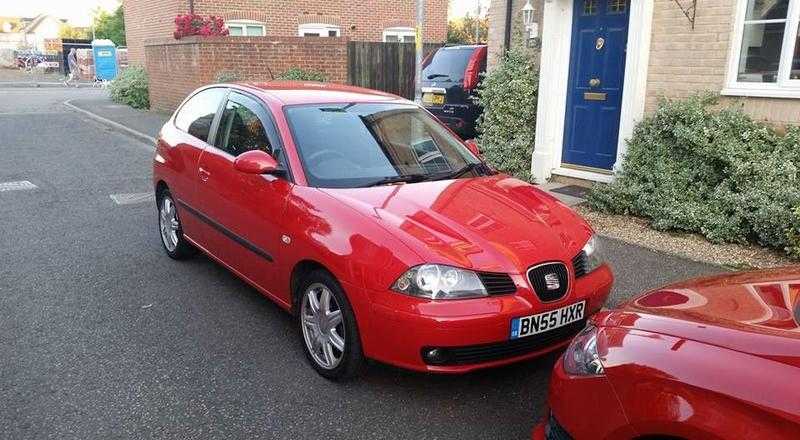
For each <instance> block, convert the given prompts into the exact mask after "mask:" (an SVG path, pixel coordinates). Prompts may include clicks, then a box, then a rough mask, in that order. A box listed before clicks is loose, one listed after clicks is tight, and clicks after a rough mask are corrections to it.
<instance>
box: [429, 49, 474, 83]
mask: <svg viewBox="0 0 800 440" xmlns="http://www.w3.org/2000/svg"><path fill="white" fill-rule="evenodd" d="M474 51H475V49H474V48H471V47H469V48H453V49H451V48H447V47H443V48H441V49H439V50H438V51H436V53H435V54H433V56H432V57H431V58H430V59H429V60H428V61H427V64H425V65H423V66H422V78H423V79H427V80H429V81H441V82H461V81H464V72H465V71H466V70H467V63H469V57H470V56H471V55H472V52H474Z"/></svg>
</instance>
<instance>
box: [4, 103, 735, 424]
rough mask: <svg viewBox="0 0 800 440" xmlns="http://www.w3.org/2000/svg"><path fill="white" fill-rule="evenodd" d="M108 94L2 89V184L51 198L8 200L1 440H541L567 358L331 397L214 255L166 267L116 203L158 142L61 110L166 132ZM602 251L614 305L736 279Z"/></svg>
mask: <svg viewBox="0 0 800 440" xmlns="http://www.w3.org/2000/svg"><path fill="white" fill-rule="evenodd" d="M103 93H104V92H103V91H100V90H95V89H56V88H53V89H44V88H40V89H3V90H0V151H1V152H2V153H3V158H2V160H0V188H2V185H1V184H2V183H3V182H19V181H29V182H30V183H31V184H32V185H35V187H36V188H34V189H20V188H23V187H26V185H22V186H20V185H17V186H16V188H17V189H19V190H16V191H0V207H1V208H0V259H1V260H2V264H0V353H2V356H0V402H2V406H0V408H2V410H0V438H3V439H28V438H36V439H40V438H41V439H45V438H59V439H87V438H135V439H150V438H159V439H163V438H204V439H205V438H208V439H217V438H219V439H235V438H247V439H251V438H270V439H319V438H324V439H385V438H395V439H429V440H432V439H440V440H444V439H459V440H463V439H502V440H507V439H524V438H529V434H530V430H531V428H532V426H533V425H534V423H535V422H536V420H537V419H538V418H539V416H540V414H541V413H542V410H543V406H544V402H545V400H546V395H547V382H548V378H549V376H550V371H551V369H552V366H553V363H554V362H555V359H556V356H557V355H555V354H554V355H549V356H545V357H543V358H540V359H536V360H533V361H529V362H524V363H520V364H516V365H513V366H509V367H504V368H498V369H492V370H486V371H480V372H476V373H472V374H468V375H465V376H440V375H428V374H419V373H412V372H407V371H402V370H398V369H395V368H391V367H388V366H384V365H380V364H374V365H372V366H371V367H370V368H369V369H368V371H367V372H366V375H365V376H364V377H362V378H360V379H358V380H355V381H352V382H347V383H332V382H328V381H326V380H324V379H322V378H321V377H320V376H318V375H317V374H316V373H315V372H314V370H313V369H312V368H311V367H309V366H308V365H307V363H306V360H305V357H304V355H303V351H302V348H301V345H300V344H301V342H300V339H299V338H298V335H297V332H296V330H295V328H296V325H295V323H294V322H293V321H292V319H291V318H290V317H289V315H287V314H286V313H285V312H283V311H282V310H281V309H280V308H278V307H277V306H275V305H274V304H273V303H272V302H270V301H269V300H267V299H265V298H264V297H262V296H261V295H260V294H258V293H257V292H256V291H255V290H253V289H252V288H250V287H248V286H247V285H246V284H245V283H243V282H242V281H240V280H239V279H238V278H236V277H235V276H234V275H232V274H231V273H230V272H228V271H227V270H225V269H224V268H222V267H220V266H219V265H218V264H216V263H214V262H212V261H210V260H209V259H208V258H206V257H203V256H198V257H196V258H194V259H192V260H189V261H186V262H176V261H173V260H171V259H169V258H168V257H167V256H166V255H165V254H164V252H163V250H162V249H161V244H160V243H159V236H158V233H157V228H156V216H155V209H154V206H153V204H152V202H151V201H147V200H144V201H142V202H141V203H137V202H136V201H135V200H134V201H133V202H131V203H128V204H123V205H120V204H117V203H115V201H114V200H113V199H112V197H111V196H112V195H120V194H136V193H147V192H150V191H152V187H151V182H150V176H151V161H152V144H149V143H145V142H141V141H140V140H139V138H137V137H133V136H130V135H129V134H128V133H126V132H123V131H119V130H117V129H115V128H112V127H111V126H109V125H107V124H104V123H101V122H100V121H99V120H97V119H94V118H91V117H89V116H88V115H86V114H85V113H83V112H80V111H75V110H74V109H73V108H70V107H67V106H64V105H62V103H63V102H65V101H67V100H71V102H72V103H76V105H82V104H84V103H85V104H86V106H87V107H88V108H92V109H102V110H98V112H101V113H102V115H101V116H102V117H104V118H115V119H116V120H118V121H119V122H120V123H126V124H130V125H131V126H137V125H134V124H139V123H141V124H143V125H141V126H137V127H139V128H144V127H145V126H144V121H153V120H155V116H152V115H150V114H148V113H145V112H135V111H131V112H126V111H123V109H121V108H116V107H109V106H108V105H110V104H109V103H108V101H107V98H105V96H104V95H103ZM104 100H105V101H104ZM103 103H105V104H103ZM110 109H113V111H111V110H110ZM134 121H137V122H134ZM150 124H151V125H149V127H150V129H149V130H150V131H148V132H147V133H149V134H151V135H152V134H154V133H155V132H156V131H154V130H157V126H156V124H155V123H154V122H151V123H150ZM27 187H28V188H30V186H27ZM117 200H120V198H119V197H117ZM127 200H131V199H127ZM602 244H603V246H604V249H605V252H606V255H607V256H608V260H609V261H610V263H611V264H612V266H613V268H614V271H615V273H616V277H617V282H616V285H615V288H614V291H613V294H612V297H611V299H610V304H617V303H619V302H620V301H622V300H624V299H626V298H629V297H630V296H631V295H633V294H635V293H638V292H640V291H642V290H645V289H649V288H653V287H656V286H658V285H661V284H663V283H666V282H669V281H674V280H679V279H683V278H687V277H692V276H697V275H703V274H708V273H714V272H720V271H722V269H721V268H719V267H716V266H709V265H705V264H699V263H695V262H692V261H688V260H684V259H681V258H675V257H672V256H669V255H666V254H661V253H657V252H653V251H650V250H648V249H644V248H640V247H638V246H632V245H629V244H626V243H623V242H619V241H616V240H611V239H603V240H602Z"/></svg>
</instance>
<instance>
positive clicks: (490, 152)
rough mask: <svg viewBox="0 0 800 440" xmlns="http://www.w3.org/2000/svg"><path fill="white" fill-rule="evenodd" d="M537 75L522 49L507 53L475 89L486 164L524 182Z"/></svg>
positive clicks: (528, 170)
mask: <svg viewBox="0 0 800 440" xmlns="http://www.w3.org/2000/svg"><path fill="white" fill-rule="evenodd" d="M538 93H539V75H538V72H537V70H536V67H535V66H534V64H533V62H532V60H531V58H530V57H529V56H528V54H527V53H526V52H525V51H524V50H523V49H521V48H517V47H515V48H513V49H511V50H510V51H508V52H507V53H506V55H505V57H504V58H503V60H502V61H501V62H500V63H499V64H498V66H497V67H495V69H494V70H492V71H491V73H490V74H489V75H487V76H486V77H485V78H484V79H483V81H482V82H481V84H480V87H479V88H478V101H479V102H480V104H481V105H482V106H483V109H484V110H483V114H482V115H481V116H480V118H479V119H478V126H477V130H478V133H479V135H478V143H479V145H480V146H481V151H482V152H483V155H484V157H485V158H486V160H487V161H489V163H491V164H492V165H494V166H495V167H497V168H498V169H500V170H503V171H505V172H507V173H509V174H513V175H514V176H516V177H518V178H520V179H523V180H530V179H531V154H532V153H533V143H534V139H535V137H536V100H537V96H538Z"/></svg>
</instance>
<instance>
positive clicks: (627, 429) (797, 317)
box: [533, 267, 800, 440]
mask: <svg viewBox="0 0 800 440" xmlns="http://www.w3.org/2000/svg"><path fill="white" fill-rule="evenodd" d="M549 395H550V398H549V406H550V409H549V412H548V414H547V416H546V418H545V420H544V421H543V423H541V424H540V425H539V426H537V427H536V428H535V429H534V432H533V438H534V439H537V440H540V439H558V440H567V439H642V438H646V439H654V438H659V439H749V440H757V439H764V440H767V439H769V440H775V439H798V438H800V267H794V268H784V269H777V270H769V271H761V272H750V273H739V274H733V275H721V276H715V277H710V278H703V279H698V280H693V281H687V282H683V283H678V284H673V285H670V286H667V287H664V288H662V289H659V290H655V291H653V292H649V293H646V294H644V295H642V296H639V297H638V298H635V299H633V300H632V301H630V302H629V303H627V304H625V305H623V306H622V307H620V308H619V309H618V310H615V311H610V312H609V311H604V312H601V313H598V314H597V315H595V317H594V318H593V319H592V323H591V324H590V325H589V326H587V328H586V329H585V330H584V331H583V332H581V333H580V334H579V335H578V336H577V337H576V338H575V340H574V341H573V342H572V344H570V346H569V348H568V349H567V351H566V352H565V353H564V355H563V357H562V358H561V359H560V360H559V361H558V362H557V364H556V366H555V370H554V373H553V377H552V379H551V382H550V393H549Z"/></svg>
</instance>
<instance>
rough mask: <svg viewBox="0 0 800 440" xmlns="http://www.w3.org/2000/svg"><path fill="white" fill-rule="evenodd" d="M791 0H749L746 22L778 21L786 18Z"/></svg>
mask: <svg viewBox="0 0 800 440" xmlns="http://www.w3.org/2000/svg"><path fill="white" fill-rule="evenodd" d="M788 10H789V0H748V2H747V16H746V17H745V20H777V19H781V18H786V13H787V11H788Z"/></svg>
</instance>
